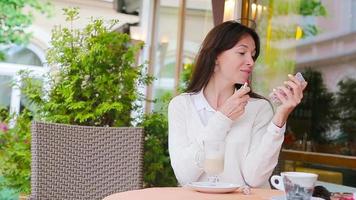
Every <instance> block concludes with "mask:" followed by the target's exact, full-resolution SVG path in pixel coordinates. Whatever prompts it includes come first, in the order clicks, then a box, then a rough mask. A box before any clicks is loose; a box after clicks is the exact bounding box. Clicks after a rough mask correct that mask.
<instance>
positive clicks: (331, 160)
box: [281, 149, 356, 169]
mask: <svg viewBox="0 0 356 200" xmlns="http://www.w3.org/2000/svg"><path fill="white" fill-rule="evenodd" d="M281 159H282V160H291V161H302V162H309V163H315V164H324V165H330V166H336V167H343V168H351V169H356V156H343V155H335V154H328V153H316V152H307V151H296V150H287V149H282V152H281Z"/></svg>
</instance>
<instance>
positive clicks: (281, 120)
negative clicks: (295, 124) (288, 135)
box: [272, 110, 290, 128]
mask: <svg viewBox="0 0 356 200" xmlns="http://www.w3.org/2000/svg"><path fill="white" fill-rule="evenodd" d="M289 114H290V111H282V110H277V112H276V113H275V115H274V116H273V118H272V122H273V123H274V125H276V126H278V127H279V128H281V127H283V126H284V124H285V123H286V122H287V119H288V116H289Z"/></svg>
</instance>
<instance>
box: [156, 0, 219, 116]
mask: <svg viewBox="0 0 356 200" xmlns="http://www.w3.org/2000/svg"><path fill="white" fill-rule="evenodd" d="M178 9H179V4H178V1H168V0H162V1H161V2H160V6H159V14H158V22H157V24H158V25H157V27H158V29H157V44H156V47H157V51H156V56H155V63H154V66H155V67H154V68H155V72H154V75H155V77H156V78H157V79H156V80H155V82H154V98H155V99H161V98H168V97H165V96H167V93H170V94H171V93H172V91H173V89H174V77H175V67H176V54H177V39H178V38H177V29H178V19H179V17H180V16H179V15H178ZM184 17H185V27H184V30H185V32H184V41H183V42H184V46H183V65H184V66H187V65H190V64H192V62H193V60H194V58H195V55H196V54H197V52H198V51H199V48H200V44H201V43H202V40H203V39H204V37H205V35H206V34H207V32H208V31H209V30H210V29H211V28H212V27H213V17H212V8H211V1H210V0H200V1H196V0H187V2H186V12H185V16H184ZM182 73H184V72H182ZM181 75H182V74H181ZM161 107H162V101H156V102H155V105H154V110H157V109H159V108H161Z"/></svg>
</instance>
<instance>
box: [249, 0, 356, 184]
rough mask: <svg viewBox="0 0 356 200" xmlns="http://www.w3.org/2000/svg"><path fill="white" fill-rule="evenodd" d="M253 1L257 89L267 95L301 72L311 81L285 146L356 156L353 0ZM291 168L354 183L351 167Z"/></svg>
mask: <svg viewBox="0 0 356 200" xmlns="http://www.w3.org/2000/svg"><path fill="white" fill-rule="evenodd" d="M252 4H254V5H251V6H250V9H251V10H250V18H255V19H256V22H257V31H258V33H259V35H260V36H261V47H262V51H261V56H260V57H259V59H258V63H256V66H255V73H254V74H253V84H254V87H255V88H254V89H255V90H257V92H259V93H262V94H264V95H265V96H266V95H267V94H268V93H269V92H270V91H271V89H272V88H274V87H276V86H278V85H281V84H283V81H284V80H285V79H286V77H287V74H288V73H296V72H298V71H300V72H302V73H303V76H304V77H305V79H306V80H307V81H308V86H307V88H306V90H305V93H304V98H303V101H302V102H301V104H300V105H299V106H298V107H297V108H296V109H295V110H294V112H293V113H292V115H291V117H290V118H289V120H288V123H287V131H286V135H285V141H284V144H283V147H284V148H285V149H292V150H300V151H313V152H319V153H329V154H336V155H347V156H356V101H355V96H356V62H355V57H356V53H355V52H356V31H355V28H354V27H355V26H354V24H355V22H354V21H355V20H354V19H353V18H354V17H353V16H356V14H355V13H356V6H355V5H356V4H355V1H333V0H320V1H308V0H300V1H283V0H274V1H267V0H263V1H262V0H255V1H252ZM259 6H261V7H260V8H261V9H258V7H259ZM345 8H349V9H345ZM340 13H342V14H340ZM292 170H293V171H294V170H296V171H298V170H299V171H301V170H317V173H319V174H323V176H320V177H321V178H322V180H324V181H328V182H334V183H337V184H344V185H349V186H353V187H356V172H355V171H354V170H351V169H341V168H339V167H332V166H324V165H323V164H320V163H309V164H302V163H298V162H297V163H295V166H294V168H293V169H292ZM327 173H329V174H333V175H330V176H329V175H326V174H327Z"/></svg>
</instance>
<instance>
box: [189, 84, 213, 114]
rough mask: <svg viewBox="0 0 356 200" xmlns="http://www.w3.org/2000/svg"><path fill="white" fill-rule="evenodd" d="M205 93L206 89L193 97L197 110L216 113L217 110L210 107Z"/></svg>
mask: <svg viewBox="0 0 356 200" xmlns="http://www.w3.org/2000/svg"><path fill="white" fill-rule="evenodd" d="M203 91H204V88H203V89H201V90H200V92H199V93H197V94H193V95H192V97H193V101H194V105H195V107H196V109H197V110H198V111H200V110H203V109H205V110H207V111H212V112H215V110H214V109H213V108H212V107H211V106H210V105H209V103H208V101H207V100H206V98H205V96H204V93H203Z"/></svg>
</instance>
